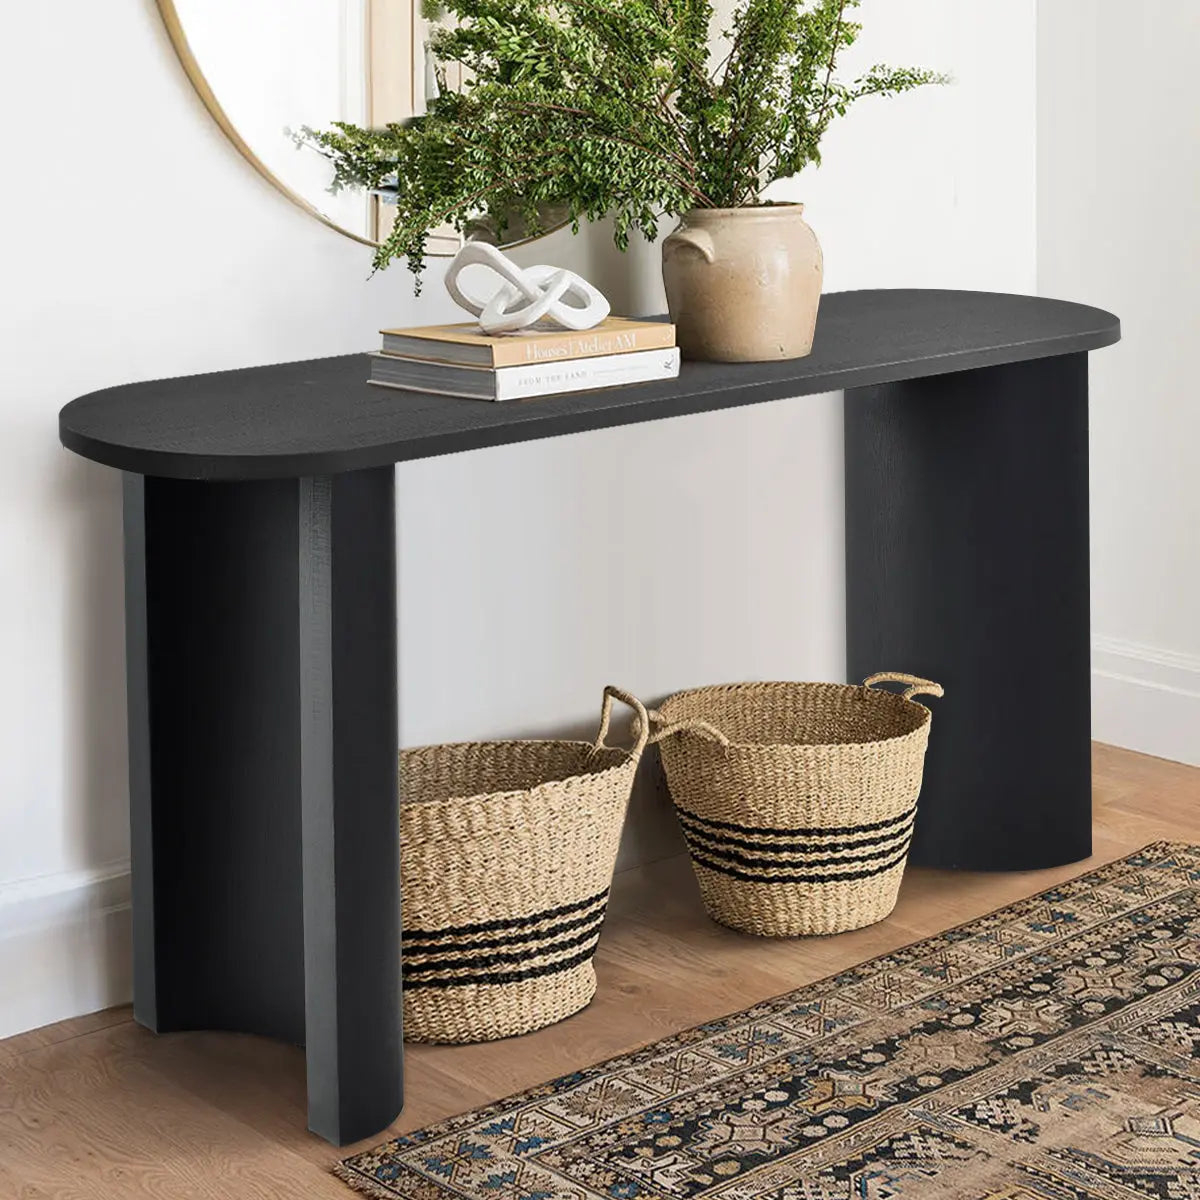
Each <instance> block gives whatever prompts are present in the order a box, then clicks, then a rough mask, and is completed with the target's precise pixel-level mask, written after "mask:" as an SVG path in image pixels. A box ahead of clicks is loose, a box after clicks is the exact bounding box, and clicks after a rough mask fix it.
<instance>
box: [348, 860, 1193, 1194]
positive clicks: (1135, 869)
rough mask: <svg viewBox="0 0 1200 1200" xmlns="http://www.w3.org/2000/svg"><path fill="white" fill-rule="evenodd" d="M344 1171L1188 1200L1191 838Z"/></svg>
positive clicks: (482, 1183) (422, 1184) (666, 1186)
mask: <svg viewBox="0 0 1200 1200" xmlns="http://www.w3.org/2000/svg"><path fill="white" fill-rule="evenodd" d="M335 1170H336V1171H337V1173H338V1174H339V1175H340V1176H341V1177H342V1178H343V1179H344V1180H345V1181H346V1182H347V1183H349V1184H351V1185H352V1186H353V1187H355V1188H357V1189H359V1190H360V1191H363V1192H366V1193H367V1194H368V1195H371V1196H375V1197H379V1198H381V1200H393V1198H394V1197H406V1198H419V1200H455V1198H457V1200H462V1198H464V1197H466V1198H469V1200H485V1198H494V1200H567V1198H570V1200H593V1198H604V1200H640V1198H646V1200H689V1198H691V1197H704V1198H706V1200H707V1198H709V1197H711V1198H712V1200H718V1198H719V1200H885V1198H886V1200H911V1198H914V1197H918V1198H920V1200H952V1198H953V1200H1082V1198H1085V1197H1087V1198H1094V1197H1101V1198H1104V1200H1135V1198H1142V1197H1152V1198H1154V1200H1200V847H1197V846H1182V845H1174V844H1170V843H1165V842H1163V843H1156V844H1154V845H1152V846H1147V847H1146V848H1145V849H1144V850H1142V851H1140V852H1138V853H1137V854H1133V855H1131V856H1130V857H1128V858H1126V859H1123V860H1121V861H1120V862H1116V863H1112V864H1111V865H1109V866H1106V867H1103V868H1101V869H1100V870H1098V871H1093V872H1092V873H1091V874H1088V875H1083V876H1080V877H1079V878H1077V879H1074V880H1071V881H1070V882H1068V883H1065V884H1061V885H1060V886H1058V887H1055V888H1052V889H1050V890H1049V891H1046V892H1042V893H1041V895H1038V896H1034V897H1032V898H1030V899H1028V900H1023V901H1020V902H1019V903H1017V904H1013V905H1011V906H1009V907H1008V908H1004V909H1001V910H999V911H997V912H995V913H992V914H991V915H990V916H986V917H983V918H981V919H980V920H977V921H972V922H971V923H970V924H968V925H964V926H962V927H960V928H958V929H954V930H950V931H949V932H947V933H943V934H939V935H938V936H936V937H932V938H929V939H928V940H926V941H923V942H918V943H916V944H914V945H912V946H908V947H906V948H905V949H902V950H897V951H896V952H894V953H892V954H888V955H885V956H883V957H882V958H877V959H875V960H874V961H872V962H868V963H864V964H862V965H861V966H858V967H855V968H854V969H853V970H850V971H846V972H845V973H843V974H841V975H837V976H833V977H831V978H829V979H825V980H823V981H821V982H820V983H815V984H812V985H810V986H808V987H804V988H801V989H800V990H799V991H796V992H793V993H791V994H790V995H788V996H781V997H779V998H778V999H775V1000H770V1001H768V1002H766V1003H765V1004H760V1005H758V1006H756V1007H755V1008H751V1009H747V1010H746V1011H745V1012H741V1013H737V1014H736V1015H734V1016H731V1017H726V1018H724V1019H723V1020H720V1021H714V1022H712V1023H711V1024H708V1025H701V1026H699V1027H698V1028H696V1029H692V1030H689V1031H688V1032H686V1033H681V1034H679V1035H677V1036H675V1037H671V1038H668V1039H666V1040H665V1041H662V1042H659V1043H657V1044H656V1045H653V1046H650V1047H648V1048H646V1049H644V1050H640V1051H638V1052H636V1053H634V1054H630V1055H627V1056H624V1057H622V1058H615V1059H613V1060H612V1061H610V1062H607V1063H604V1064H602V1065H600V1066H595V1067H590V1068H588V1069H587V1070H584V1071H579V1072H576V1073H575V1074H573V1075H568V1076H566V1077H564V1078H562V1079H556V1080H554V1081H552V1082H550V1083H547V1084H544V1085H542V1086H541V1087H537V1088H534V1089H533V1090H532V1091H529V1092H526V1093H525V1094H524V1095H521V1096H516V1097H513V1098H512V1099H510V1100H504V1101H501V1102H500V1103H498V1104H494V1105H491V1106H490V1107H488V1108H485V1109H480V1110H478V1111H476V1112H473V1113H466V1114H464V1115H463V1116H460V1117H455V1118H453V1119H451V1120H449V1121H445V1122H443V1123H442V1124H440V1125H436V1126H433V1127H432V1128H429V1129H425V1130H422V1131H421V1132H419V1133H414V1134H410V1135H409V1136H407V1137H401V1138H397V1139H395V1140H394V1141H390V1142H387V1143H386V1144H384V1145H382V1146H379V1147H377V1148H376V1149H374V1150H371V1151H369V1152H368V1153H365V1154H359V1155H356V1156H355V1157H353V1158H349V1159H347V1160H346V1161H345V1162H344V1163H341V1164H340V1165H339V1166H338V1167H337V1168H335Z"/></svg>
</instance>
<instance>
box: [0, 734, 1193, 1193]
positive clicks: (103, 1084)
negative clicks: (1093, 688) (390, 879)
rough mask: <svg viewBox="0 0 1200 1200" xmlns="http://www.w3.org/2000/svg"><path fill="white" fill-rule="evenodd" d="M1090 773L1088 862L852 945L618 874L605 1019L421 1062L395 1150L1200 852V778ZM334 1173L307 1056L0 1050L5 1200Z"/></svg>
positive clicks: (683, 887) (89, 1023)
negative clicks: (987, 922)
mask: <svg viewBox="0 0 1200 1200" xmlns="http://www.w3.org/2000/svg"><path fill="white" fill-rule="evenodd" d="M1094 761H1095V798H1096V808H1095V815H1096V834H1095V855H1094V857H1093V858H1092V859H1090V860H1089V861H1088V863H1084V864H1077V865H1075V866H1070V867H1063V868H1059V869H1056V870H1053V871H1039V872H1033V873H1028V874H1017V875H983V874H958V873H954V872H947V871H912V872H910V873H909V875H908V877H907V878H906V879H905V882H904V888H903V892H902V895H901V900H900V904H899V906H898V907H897V909H896V911H895V913H894V914H893V915H892V916H891V917H889V918H888V919H887V920H886V921H884V922H882V923H881V924H879V925H876V926H873V927H872V928H870V929H864V930H859V931H858V932H856V933H851V934H844V935H842V936H840V937H835V938H820V939H805V940H797V941H786V942H772V941H763V940H760V939H756V938H750V937H744V936H742V935H739V934H736V933H733V932H731V931H729V930H726V929H722V928H721V927H720V926H717V925H714V924H713V923H712V922H710V921H708V920H707V919H706V918H705V917H704V915H703V913H702V910H701V908H700V902H699V897H698V895H697V892H696V888H695V884H694V882H693V881H692V878H691V873H690V870H689V867H688V865H687V861H686V859H683V858H677V859H669V860H667V861H665V862H661V863H656V864H653V865H652V866H649V867H641V868H637V869H635V870H632V871H627V872H624V873H623V874H622V875H620V876H619V877H618V880H617V884H616V886H615V887H614V891H613V901H612V907H611V917H610V919H609V922H608V924H607V925H606V926H605V931H604V937H603V939H602V941H601V947H600V952H599V955H598V959H597V969H598V973H599V976H600V992H599V994H598V996H597V998H596V1000H595V1001H594V1002H593V1003H592V1005H591V1006H590V1007H589V1008H588V1009H587V1010H586V1011H584V1012H582V1013H580V1014H579V1015H577V1016H575V1017H573V1018H571V1019H570V1020H569V1021H566V1022H564V1023H562V1024H560V1025H557V1026H555V1027H553V1028H551V1029H547V1030H543V1031H541V1032H540V1033H536V1034H532V1035H530V1036H528V1037H525V1038H522V1039H520V1040H519V1041H509V1042H500V1043H493V1044H491V1045H484V1046H463V1047H421V1046H417V1047H412V1048H410V1050H409V1053H408V1095H409V1101H408V1105H407V1107H406V1109H405V1112H404V1114H403V1116H402V1117H401V1119H400V1120H399V1121H398V1122H397V1123H396V1125H395V1127H394V1129H395V1131H396V1132H403V1131H405V1130H409V1129H414V1128H418V1127H420V1126H422V1125H425V1124H428V1123H429V1122H431V1121H434V1120H437V1119H439V1118H441V1117H444V1116H448V1115H450V1114H452V1113H456V1112H461V1111H463V1110H464V1109H467V1108H473V1107H475V1106H477V1105H480V1104H482V1103H485V1102H486V1101H489V1100H492V1099H496V1098H498V1097H502V1096H505V1095H508V1094H509V1093H510V1092H514V1091H517V1090H520V1089H522V1088H525V1087H527V1086H530V1085H532V1084H535V1083H538V1082H541V1081H542V1080H545V1079H548V1078H551V1077H553V1076H555V1075H559V1074H562V1073H565V1072H567V1071H570V1070H573V1069H575V1068H577V1067H582V1066H586V1065H588V1064H590V1063H594V1062H597V1061H599V1060H601V1059H604V1058H607V1057H609V1056H611V1055H614V1054H618V1053H621V1052H624V1051H627V1050H630V1049H632V1048H634V1047H637V1046H640V1045H643V1044H645V1043H646V1042H650V1041H654V1040H655V1039H657V1038H659V1037H662V1036H664V1035H666V1034H668V1033H672V1032H674V1031H676V1030H679V1029H683V1028H686V1027H687V1026H690V1025H693V1024H696V1023H697V1022H700V1021H704V1020H708V1019H710V1018H713V1017H716V1016H719V1015H722V1014H725V1013H728V1012H733V1011H736V1010H738V1009H741V1008H744V1007H746V1006H748V1005H750V1004H753V1003H755V1002H756V1001H758V1000H762V999H765V998H766V997H769V996H773V995H776V994H778V993H780V992H784V991H787V990H789V989H791V988H794V987H798V986H799V985H801V984H803V983H806V982H809V981H811V980H814V979H818V978H820V977H821V976H823V975H827V974H829V973H831V972H834V971H838V970H841V969H843V968H844V967H847V966H850V965H852V964H854V963H857V962H861V961H862V960H863V959H865V958H868V957H870V956H872V955H875V954H880V953H883V952H885V951H887V950H889V949H892V948H894V947H896V946H900V945H903V944H904V943H906V942H911V941H914V940H916V939H918V938H922V937H925V936H928V935H929V934H932V933H936V932H938V931H939V930H942V929H944V928H946V927H947V926H950V925H954V924H958V923H959V922H961V921H965V920H969V919H970V918H972V917H974V916H978V915H980V914H982V913H985V912H988V911H990V910H991V909H994V908H997V907H999V906H1001V905H1003V904H1006V903H1008V902H1010V901H1012V900H1015V899H1018V898H1019V897H1021V896H1026V895H1029V894H1030V893H1032V892H1035V891H1038V890H1039V889H1041V888H1043V887H1049V886H1050V885H1051V884H1052V883H1054V882H1056V881H1058V880H1061V879H1067V878H1070V877H1071V876H1072V875H1076V874H1079V873H1081V872H1082V871H1084V870H1086V869H1087V868H1088V867H1089V866H1096V865H1099V864H1100V863H1102V862H1107V861H1108V860H1110V859H1113V858H1118V857H1120V856H1121V855H1123V854H1127V853H1129V852H1130V851H1132V850H1135V849H1137V848H1138V847H1139V846H1142V845H1144V844H1145V843H1146V842H1150V841H1154V840H1156V839H1159V838H1171V839H1174V840H1179V841H1192V842H1200V769H1196V768H1191V767H1184V766H1180V765H1179V764H1176V763H1169V762H1165V761H1163V760H1161V759H1153V758H1147V757H1145V756H1142V755H1138V754H1132V753H1130V752H1128V751H1124V750H1116V749H1113V748H1111V747H1107V746H1097V747H1096V748H1095V755H1094ZM377 1140H381V1139H376V1138H372V1139H371V1142H374V1141H377ZM346 1152H348V1151H343V1152H342V1153H346ZM338 1157H340V1154H339V1152H338V1151H336V1150H335V1149H333V1148H332V1147H330V1146H328V1145H326V1144H325V1143H324V1142H322V1141H320V1140H318V1139H317V1138H315V1137H313V1136H311V1135H310V1134H308V1133H306V1132H305V1130H304V1060H303V1056H302V1052H301V1051H299V1050H296V1049H294V1048H291V1047H287V1046H281V1045H277V1044H275V1043H273V1042H269V1041H265V1040H261V1039H258V1038H252V1037H244V1036H238V1035H230V1034H210V1033H187V1034H173V1035H171V1036H168V1037H161V1038H158V1037H155V1036H154V1035H152V1034H150V1033H147V1032H146V1031H145V1030H143V1029H141V1028H140V1027H139V1026H137V1025H135V1024H134V1023H133V1021H132V1019H131V1017H130V1014H129V1010H128V1009H114V1010H111V1011H109V1012H104V1013H97V1014H95V1015H93V1016H88V1017H81V1018H78V1019H76V1020H73V1021H65V1022H62V1023H61V1024H58V1025H53V1026H48V1027H47V1028H45V1029H40V1030H35V1031H33V1032H32V1033H26V1034H22V1035H20V1036H18V1037H16V1038H10V1039H9V1040H8V1041H6V1042H0V1197H4V1200H18V1198H19V1200H50V1198H54V1200H127V1198H130V1197H155V1198H160V1200H168V1198H169V1200H192V1198H195V1200H268V1198H269V1200H292V1198H295V1200H348V1197H349V1196H350V1195H351V1193H350V1192H349V1190H348V1189H346V1188H345V1187H344V1185H342V1184H341V1183H339V1182H338V1181H337V1180H336V1179H334V1178H333V1177H332V1176H330V1175H328V1174H327V1172H326V1168H327V1167H328V1165H329V1164H330V1163H332V1162H333V1161H334V1160H335V1159H336V1158H338Z"/></svg>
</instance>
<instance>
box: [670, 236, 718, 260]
mask: <svg viewBox="0 0 1200 1200" xmlns="http://www.w3.org/2000/svg"><path fill="white" fill-rule="evenodd" d="M672 245H675V246H685V245H686V246H692V247H693V248H694V249H696V250H699V251H700V253H701V254H703V255H704V257H705V258H706V259H708V261H709V262H715V261H716V258H717V252H716V249H715V247H714V246H713V240H712V234H710V233H709V232H708V230H707V229H684V228H680V229H677V230H675V232H674V233H673V234H671V236H670V237H669V238H667V241H666V243H665V246H664V249H666V248H669V247H670V246H672Z"/></svg>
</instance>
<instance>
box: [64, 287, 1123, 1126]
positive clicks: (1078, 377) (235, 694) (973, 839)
mask: <svg viewBox="0 0 1200 1200" xmlns="http://www.w3.org/2000/svg"><path fill="white" fill-rule="evenodd" d="M1119 337H1120V324H1119V322H1118V321H1117V319H1116V318H1115V317H1114V316H1112V315H1111V314H1109V313H1106V312H1101V311H1100V310H1098V309H1095V308H1088V307H1084V306H1082V305H1078V304H1068V303H1064V302H1061V301H1057V300H1045V299H1037V298H1033V297H1026V296H1009V295H994V294H988V293H977V292H946V291H870V292H845V293H835V294H832V295H827V296H825V297H824V298H823V299H822V301H821V314H820V320H819V322H818V327H817V336H816V343H815V346H814V349H813V353H812V355H811V356H810V357H808V358H804V359H799V360H794V361H791V362H782V363H763V364H753V365H719V364H707V363H688V364H685V365H684V368H683V371H682V373H681V374H680V376H679V378H678V379H677V380H672V381H669V382H660V383H653V384H647V385H644V386H637V387H629V388H621V389H616V390H612V391H608V392H591V393H583V394H577V395H570V396H561V397H549V398H543V399H537V400H530V401H525V402H521V403H508V404H492V403H482V402H477V401H468V400H456V399H448V398H441V397H437V396H430V395H423V394H417V393H410V392H403V391H395V390H391V389H386V388H374V387H371V386H369V385H368V384H367V383H366V382H365V380H366V377H367V359H366V357H365V356H364V355H350V356H346V357H340V358H330V359H320V360H316V361H312V362H299V363H287V364H284V365H282V366H271V367H257V368H253V369H250V370H242V371H229V372H222V373H218V374H212V375H202V376H194V377H189V378H184V379H172V380H165V381H161V382H155V383H139V384H132V385H129V386H125V387H117V388H110V389H108V390H105V391H101V392H96V393H94V394H92V395H89V396H84V397H82V398H81V399H79V400H75V401H73V402H72V403H71V404H68V405H67V406H66V407H65V408H64V409H63V410H62V413H61V414H60V424H59V428H60V437H61V439H62V442H63V445H64V446H66V447H68V448H69V449H71V450H74V451H75V452H76V453H78V454H81V455H84V456H85V457H87V458H90V459H94V460H95V461H97V462H101V463H105V464H107V465H108V466H111V467H115V468H117V469H119V470H121V471H123V472H125V502H124V503H125V573H126V574H125V579H126V622H127V638H128V674H129V682H128V692H129V732H130V778H131V792H132V795H131V821H132V870H133V919H134V989H135V1000H134V1005H135V1012H136V1015H137V1018H138V1020H139V1021H141V1022H142V1023H143V1024H145V1025H148V1026H149V1027H150V1028H151V1029H155V1030H159V1031H167V1030H178V1029H195V1028H205V1029H228V1030H240V1031H244V1032H251V1033H260V1034H266V1035H268V1036H272V1037H277V1038H284V1039H287V1040H290V1041H293V1042H296V1043H302V1044H304V1045H305V1047H306V1053H307V1060H308V1096H309V1126H310V1128H311V1129H313V1130H314V1131H316V1132H317V1133H319V1134H321V1135H323V1136H324V1137H326V1138H328V1139H330V1140H331V1141H334V1142H339V1143H345V1142H349V1141H355V1140H358V1139H359V1138H363V1137H367V1136H369V1135H371V1134H373V1133H376V1132H377V1131H379V1130H380V1129H382V1128H383V1127H385V1126H386V1125H388V1124H389V1123H390V1122H391V1121H392V1119H393V1118H394V1117H395V1116H396V1114H397V1113H398V1112H399V1110H400V1107H401V1103H402V1098H403V1092H402V1083H401V1056H402V1055H401V1050H402V1046H401V1030H400V1010H401V1005H400V985H401V974H400V961H399V954H398V945H399V937H400V896H399V861H398V859H399V837H398V815H397V782H396V769H395V768H396V753H397V724H398V722H397V704H396V650H397V647H396V593H395V492H394V470H393V464H395V463H397V462H405V461H408V460H410V459H417V458H426V457H430V456H433V455H438V454H449V453H453V452H456V451H463V450H481V449H484V448H486V447H488V446H498V445H504V444H506V443H509V442H520V441H526V440H529V439H532V438H545V437H556V436H558V435H561V434H572V433H584V432H586V431H588V430H591V429H603V428H607V427H609V426H613V425H627V424H632V423H635V422H639V421H651V420H657V419H660V418H664V417H682V416H686V415H687V414H689V413H698V412H706V411H710V410H713V409H720V408H732V407H737V406H739V405H744V404H754V403H758V402H759V401H764V400H780V399H785V398H789V397H802V396H804V395H806V394H807V395H811V394H813V393H817V392H828V391H834V390H841V389H844V390H845V391H846V406H845V411H846V417H845V422H846V442H845V455H846V569H847V572H846V573H847V580H846V587H847V600H846V602H847V630H848V647H847V662H848V671H849V677H850V678H852V679H853V678H862V677H864V676H865V675H867V674H868V673H870V672H872V671H876V670H880V669H883V668H886V669H889V670H891V669H895V670H906V671H913V672H917V673H919V674H921V675H924V676H928V677H930V678H933V679H937V680H939V681H940V682H942V683H943V684H944V685H945V688H946V698H945V700H943V701H941V702H939V703H938V706H937V719H936V721H935V723H934V735H933V738H932V740H931V743H930V748H929V755H928V760H927V763H926V770H925V784H924V788H923V791H922V795H921V802H920V815H919V818H918V823H917V829H916V835H915V840H914V844H913V850H912V860H913V861H914V862H918V863H924V864H931V865H938V866H947V867H972V868H980V869H987V870H997V869H999V870H1003V869H1015V868H1032V867H1045V866H1050V865H1054V864H1060V863H1064V862H1070V861H1074V860H1076V859H1080V858H1084V857H1086V856H1087V855H1088V854H1089V853H1090V851H1091V773H1090V758H1089V736H1090V718H1089V693H1090V689H1089V677H1090V669H1089V613H1088V442H1087V351H1089V350H1094V349H1096V348H1098V347H1101V346H1107V345H1109V344H1111V343H1113V342H1115V341H1117V340H1118V338H1119ZM796 403H802V401H801V400H799V399H797V400H796ZM796 553H798V554H799V553H803V546H802V545H797V547H796ZM600 682H604V681H603V680H601V681H600Z"/></svg>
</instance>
